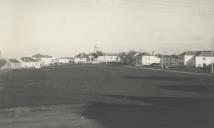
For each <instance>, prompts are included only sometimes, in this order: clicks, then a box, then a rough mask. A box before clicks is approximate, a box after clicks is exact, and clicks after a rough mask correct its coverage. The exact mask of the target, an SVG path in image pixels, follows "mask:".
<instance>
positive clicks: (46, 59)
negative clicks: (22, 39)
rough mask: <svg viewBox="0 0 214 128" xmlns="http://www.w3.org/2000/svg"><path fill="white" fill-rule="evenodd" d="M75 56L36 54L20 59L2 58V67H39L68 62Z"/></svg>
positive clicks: (0, 67)
mask: <svg viewBox="0 0 214 128" xmlns="http://www.w3.org/2000/svg"><path fill="white" fill-rule="evenodd" d="M72 61H73V58H69V57H63V58H54V57H53V56H48V55H41V54H36V55H33V56H31V57H22V58H18V59H1V66H0V69H23V68H25V69H31V68H34V69H38V68H41V67H47V66H51V65H55V64H68V63H71V62H72Z"/></svg>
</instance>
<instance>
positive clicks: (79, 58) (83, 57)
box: [74, 53, 90, 64]
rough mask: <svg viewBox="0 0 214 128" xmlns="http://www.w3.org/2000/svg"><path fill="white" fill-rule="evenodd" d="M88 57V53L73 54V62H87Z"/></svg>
mask: <svg viewBox="0 0 214 128" xmlns="http://www.w3.org/2000/svg"><path fill="white" fill-rule="evenodd" d="M89 60H90V59H89V57H88V55H86V54H84V53H80V54H78V55H76V56H75V58H74V63H75V64H84V63H89V62H90V61H89Z"/></svg>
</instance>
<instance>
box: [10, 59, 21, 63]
mask: <svg viewBox="0 0 214 128" xmlns="http://www.w3.org/2000/svg"><path fill="white" fill-rule="evenodd" d="M9 61H10V62H11V63H21V62H20V61H19V60H17V59H9Z"/></svg>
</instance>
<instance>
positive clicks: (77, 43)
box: [0, 0, 214, 58]
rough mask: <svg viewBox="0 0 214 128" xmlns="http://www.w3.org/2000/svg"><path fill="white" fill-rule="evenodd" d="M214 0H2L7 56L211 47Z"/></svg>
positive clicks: (0, 41) (0, 21)
mask: <svg viewBox="0 0 214 128" xmlns="http://www.w3.org/2000/svg"><path fill="white" fill-rule="evenodd" d="M212 44H214V1H213V0H179V1H178V0H0V50H1V51H2V56H3V57H4V58H18V57H22V56H31V55H33V54H36V53H41V54H48V55H53V56H56V57H63V56H74V55H76V54H78V53H81V52H86V53H89V52H93V48H94V46H95V45H96V46H97V47H98V48H99V50H102V51H104V52H107V53H118V52H122V51H124V52H127V51H129V50H136V51H140V52H141V51H147V52H152V51H155V52H156V53H164V54H174V53H181V52H183V51H186V50H210V49H211V46H212Z"/></svg>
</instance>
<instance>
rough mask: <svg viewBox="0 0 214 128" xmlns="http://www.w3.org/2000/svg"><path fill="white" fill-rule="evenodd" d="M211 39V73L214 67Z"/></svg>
mask: <svg viewBox="0 0 214 128" xmlns="http://www.w3.org/2000/svg"><path fill="white" fill-rule="evenodd" d="M213 57H214V56H213V41H211V65H210V66H211V73H212V74H213V73H214V71H213V70H214V68H213Z"/></svg>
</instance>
